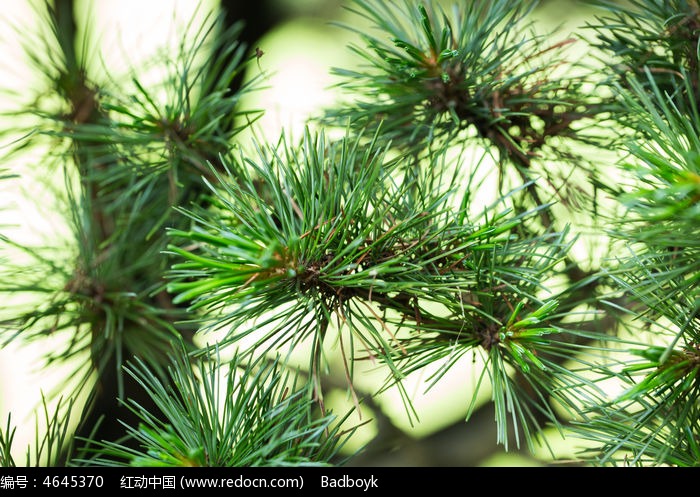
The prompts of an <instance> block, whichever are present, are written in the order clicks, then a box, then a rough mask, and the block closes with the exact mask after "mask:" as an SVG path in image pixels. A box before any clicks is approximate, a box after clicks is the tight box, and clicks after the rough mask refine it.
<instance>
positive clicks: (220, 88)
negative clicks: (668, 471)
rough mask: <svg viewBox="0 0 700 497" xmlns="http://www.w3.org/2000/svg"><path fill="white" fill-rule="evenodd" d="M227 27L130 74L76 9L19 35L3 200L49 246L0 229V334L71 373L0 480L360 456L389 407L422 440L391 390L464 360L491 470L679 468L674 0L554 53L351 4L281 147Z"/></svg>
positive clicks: (622, 17) (694, 273)
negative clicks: (499, 466)
mask: <svg viewBox="0 0 700 497" xmlns="http://www.w3.org/2000/svg"><path fill="white" fill-rule="evenodd" d="M222 6H223V7H224V9H214V10H212V11H211V12H203V14H204V15H203V16H200V17H196V18H194V19H193V21H192V23H191V24H189V25H187V26H186V27H185V29H184V30H183V32H182V33H181V34H180V36H181V41H180V42H179V43H178V44H177V45H176V46H175V49H169V50H166V51H164V52H163V53H159V54H158V57H157V58H156V59H155V60H153V61H148V62H147V63H145V64H144V65H143V66H142V67H141V66H135V67H134V68H132V69H131V70H129V71H128V73H127V74H123V73H112V72H110V71H109V70H107V69H106V68H110V65H109V64H108V63H105V64H104V66H100V65H99V64H96V63H95V61H99V60H106V59H108V58H109V54H99V53H92V52H91V46H92V44H91V40H90V39H88V38H86V36H85V33H83V32H81V30H80V28H79V26H78V25H77V24H76V21H75V18H74V17H73V5H72V2H71V1H66V0H62V1H61V0H57V1H55V2H48V1H47V2H45V3H44V2H40V3H38V4H37V6H36V16H37V19H38V20H39V21H40V25H41V26H42V27H43V28H45V29H44V30H41V31H39V32H38V34H36V35H33V34H32V33H29V32H24V33H20V36H21V37H23V38H22V39H23V41H24V47H25V49H26V55H27V60H28V61H29V62H30V63H31V64H32V65H33V66H34V67H35V68H36V69H38V72H39V73H40V74H41V75H42V76H43V78H44V80H43V81H42V82H41V84H40V85H39V86H38V89H37V91H36V95H35V97H36V98H32V99H24V100H23V102H24V105H23V106H21V107H20V108H18V109H17V110H15V111H13V112H12V113H11V114H12V117H13V118H14V121H13V122H15V123H17V122H19V123H22V125H26V129H25V131H24V132H22V131H20V132H19V133H18V131H17V126H16V125H15V126H13V128H12V129H8V130H7V131H6V132H5V134H4V135H3V136H5V137H8V140H7V141H6V142H9V144H8V145H6V146H5V147H4V148H5V152H6V157H7V158H8V159H9V158H14V157H18V156H22V154H27V153H29V152H32V153H33V154H36V153H37V152H36V151H39V152H41V153H42V154H43V155H40V156H38V157H39V158H36V157H37V155H33V156H32V157H34V158H33V159H32V171H31V174H14V172H13V171H11V170H9V169H7V168H2V169H0V181H1V182H2V184H3V185H27V184H30V185H31V184H32V183H31V182H35V183H36V184H37V185H38V184H41V183H40V182H41V181H42V180H45V182H46V186H45V188H46V190H45V192H46V194H47V195H50V198H51V200H50V201H51V202H52V204H51V205H52V207H51V208H52V210H53V211H54V213H55V214H57V215H58V216H59V217H60V218H61V219H63V220H64V221H65V227H66V229H65V230H64V231H62V232H61V233H60V234H59V235H60V236H53V238H52V239H47V240H42V242H41V243H34V244H32V243H24V242H21V241H19V240H17V239H15V238H13V233H14V232H13V230H12V228H11V227H3V231H4V232H0V235H1V238H0V242H1V245H0V250H1V252H0V263H1V264H2V266H1V267H2V272H3V276H2V279H1V280H0V281H2V282H1V283H0V291H1V292H2V293H3V306H2V309H0V313H1V314H0V316H1V317H0V325H1V326H0V337H1V341H0V343H2V344H4V345H8V344H16V343H35V342H42V341H52V340H55V339H56V338H61V339H62V341H61V342H60V343H62V347H61V348H58V349H52V350H50V352H49V353H47V355H46V357H45V363H44V368H45V370H46V372H47V374H50V373H51V371H53V370H54V369H53V368H56V367H62V366H63V365H66V364H68V365H71V367H73V368H74V370H73V371H72V373H71V375H70V378H69V381H66V382H65V383H63V384H62V385H61V386H62V389H61V390H60V391H57V392H45V395H46V396H45V397H43V398H42V399H41V401H43V416H44V418H45V421H46V429H45V430H43V431H40V430H38V433H37V439H36V443H34V444H33V445H32V446H31V447H30V448H29V449H28V451H27V454H26V459H25V460H19V459H18V458H17V457H16V456H15V455H14V452H13V451H14V450H15V447H14V437H15V434H16V430H17V429H18V426H17V425H16V424H15V423H16V421H15V420H14V419H13V418H12V416H11V415H10V416H8V418H7V423H6V424H5V425H4V426H2V427H0V465H2V466H15V465H19V466H22V465H27V466H29V465H45V466H213V467H234V466H298V465H305V466H306V465H344V464H353V463H357V462H358V461H363V460H364V461H367V460H370V459H363V457H367V455H371V454H373V453H378V452H379V453H380V452H381V451H383V450H388V447H390V446H391V444H392V443H397V442H395V441H392V440H391V431H392V426H391V420H390V419H388V417H387V416H386V415H385V414H384V413H383V412H382V405H381V403H380V402H379V401H378V400H377V399H378V398H379V397H380V396H381V395H382V394H386V393H387V392H392V393H395V394H397V395H398V396H399V397H400V399H401V401H402V402H403V404H402V405H403V407H404V409H403V410H404V415H405V417H406V418H407V419H408V420H409V421H410V422H411V423H414V424H420V423H421V422H422V421H423V420H422V419H421V418H420V417H419V416H418V413H417V410H416V409H415V407H414V405H413V402H414V392H413V391H412V390H411V389H410V388H408V387H407V384H406V383H407V381H408V380H409V378H412V377H415V375H416V374H422V377H423V378H424V379H425V380H424V382H423V384H422V388H425V389H427V390H428V391H430V390H431V389H434V388H438V387H439V386H440V385H441V384H442V382H443V381H445V378H447V376H448V375H449V374H451V373H454V372H455V370H459V369H460V368H468V369H469V371H472V372H475V375H476V381H475V391H474V394H473V396H472V397H471V398H467V399H462V398H455V399H454V402H455V403H464V404H466V405H468V412H467V415H466V419H465V420H464V421H463V422H464V424H465V426H467V427H468V426H470V425H472V424H474V423H476V421H475V418H476V417H477V414H478V413H479V412H480V410H483V409H485V407H484V406H490V408H491V409H492V411H490V412H492V413H493V416H494V419H492V420H490V423H492V424H493V425H494V426H495V429H496V430H495V437H494V440H493V441H492V442H493V443H494V444H496V445H497V446H499V447H502V448H503V450H505V451H513V450H516V451H519V450H521V449H524V450H525V451H527V452H530V453H533V454H534V453H536V452H538V451H540V450H541V449H542V448H544V450H545V451H548V456H547V457H545V458H544V461H545V462H546V463H556V462H557V461H558V460H559V459H560V456H559V454H558V453H557V450H556V448H555V447H553V446H551V440H552V436H551V435H549V433H550V432H551V431H552V430H554V431H555V432H557V433H558V434H559V435H558V436H560V437H561V438H563V439H566V440H572V439H573V440H576V441H578V442H580V446H581V447H583V448H581V449H580V450H578V451H577V453H576V455H575V457H574V458H573V462H574V463H575V464H579V465H591V466H617V465H633V466H656V465H667V466H697V465H698V464H699V463H700V445H699V444H700V424H699V422H698V419H700V416H699V414H700V413H699V412H698V409H699V407H700V400H699V399H700V379H698V377H697V376H698V375H697V373H698V370H700V315H699V312H698V309H699V308H700V291H699V290H698V275H699V274H700V267H699V266H700V262H699V261H700V259H699V258H698V255H699V252H700V241H699V240H700V211H699V210H698V209H699V207H698V206H700V203H699V202H698V200H699V199H700V161H698V151H700V112H699V111H698V105H697V101H698V98H700V94H699V92H700V76H699V75H700V72H699V71H700V65H699V64H698V50H697V47H698V39H699V36H700V21H699V19H700V6H699V5H698V4H697V2H696V1H694V0H693V1H686V0H674V1H671V2H665V1H660V0H630V1H629V2H625V3H621V2H613V1H604V0H595V1H589V2H586V6H587V7H589V8H592V9H594V12H595V16H594V17H593V19H594V20H593V21H588V22H586V23H585V24H582V25H580V26H579V28H578V29H577V30H576V31H575V32H574V33H573V34H572V33H566V32H561V30H559V29H553V30H544V29H542V24H541V23H538V22H537V21H536V19H537V17H536V15H537V13H538V12H539V11H538V9H539V7H540V5H539V3H538V2H536V1H531V0H520V1H511V0H491V1H474V2H456V1H455V2H453V1H438V0H393V1H388V2H387V1H379V0H347V1H346V2H345V3H344V7H345V8H347V10H348V12H349V14H350V15H351V16H352V19H353V21H352V22H347V23H341V22H338V23H336V24H334V29H338V30H342V31H343V32H345V33H351V34H352V36H353V39H354V40H355V41H353V42H352V44H350V46H349V47H348V49H349V51H350V52H351V53H352V55H353V57H354V58H355V60H356V61H357V62H356V64H353V65H352V67H349V66H348V67H332V68H329V72H330V73H331V74H332V75H333V76H334V77H335V78H336V81H337V86H336V87H335V88H334V90H335V91H337V92H338V94H339V95H340V98H339V101H338V102H337V103H335V104H333V105H329V106H328V107H327V108H325V109H323V111H322V112H321V113H320V114H319V115H314V116H311V117H310V118H309V120H308V122H307V123H306V126H305V128H304V132H303V133H302V136H296V137H295V136H293V134H292V133H291V132H287V131H286V130H283V131H282V133H281V135H280V136H279V137H278V138H277V139H274V140H269V139H263V138H261V136H262V135H260V134H258V133H256V129H257V126H258V121H259V119H260V118H261V117H262V116H263V115H264V112H265V109H249V108H246V107H245V105H244V104H243V103H244V102H245V97H246V96H247V95H248V94H250V93H251V92H255V91H258V90H260V89H262V88H263V87H264V84H265V77H266V73H265V71H266V70H267V69H263V67H262V65H261V60H264V56H265V53H264V47H263V48H261V47H258V46H255V45H254V44H253V43H251V41H250V40H251V35H250V34H249V33H248V34H245V36H244V27H245V26H246V24H245V22H242V21H241V22H237V21H233V20H232V17H233V16H232V12H231V11H230V10H229V12H228V16H227V15H226V14H227V12H226V10H225V5H224V4H222ZM265 29H267V28H265ZM254 37H255V35H253V38H254ZM582 45H583V46H584V47H585V48H584V49H583V50H580V48H579V49H577V50H574V47H581V46H582ZM577 53H585V57H577V56H576V54H577ZM151 68H157V69H158V70H159V71H161V73H162V74H165V77H164V78H163V79H162V81H160V82H159V83H158V84H153V83H152V81H150V80H149V79H148V74H149V72H148V70H149V69H151ZM15 100H16V101H20V98H19V97H16V98H15ZM244 132H245V133H244ZM16 136H20V138H19V139H14V138H13V139H12V140H10V137H16ZM243 136H245V138H242V137H243ZM37 200H39V199H38V198H37ZM370 374H371V376H372V377H373V378H376V377H377V375H379V377H380V378H381V379H380V381H379V382H378V383H371V384H370V382H368V381H366V379H365V378H364V377H365V376H367V375H370ZM464 374H465V375H466V374H469V372H468V371H465V372H464ZM339 378H340V380H339ZM368 385H370V386H368ZM338 390H342V391H344V392H345V393H346V394H347V395H348V397H349V398H350V399H351V401H352V402H351V404H352V407H351V408H350V409H349V410H347V411H343V410H339V408H338V406H337V405H334V404H333V402H331V401H330V399H329V396H330V392H334V391H338ZM41 401H40V402H41ZM49 405H53V406H55V408H53V409H49V407H48V406H49ZM358 413H362V414H363V416H362V417H361V418H358ZM366 413H370V419H366ZM357 419H360V420H359V421H355V420H357ZM366 423H374V426H375V428H376V429H377V430H378V433H377V435H376V436H375V437H374V438H373V439H371V440H369V441H368V443H367V444H363V445H362V446H361V447H360V448H359V449H353V448H352V446H353V445H354V441H355V440H356V438H357V437H359V436H360V435H359V433H360V432H361V430H362V429H363V428H364V425H365V424H366ZM394 430H395V428H394ZM465 450H468V449H465ZM567 459H568V460H570V457H569V456H567Z"/></svg>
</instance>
